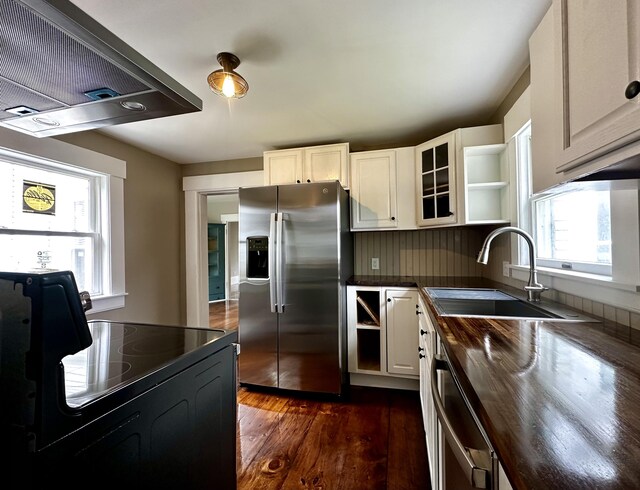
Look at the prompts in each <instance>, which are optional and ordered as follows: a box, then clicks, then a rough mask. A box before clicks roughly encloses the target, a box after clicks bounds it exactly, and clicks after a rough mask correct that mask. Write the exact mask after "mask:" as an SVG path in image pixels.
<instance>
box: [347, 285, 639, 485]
mask: <svg viewBox="0 0 640 490" xmlns="http://www.w3.org/2000/svg"><path fill="white" fill-rule="evenodd" d="M348 284H351V285H370V286H374V285H377V286H387V287H389V286H392V287H402V286H404V287H411V286H417V287H418V288H419V290H420V294H421V295H422V297H423V299H424V300H425V303H426V304H427V305H428V307H429V308H430V310H431V311H430V314H431V315H430V316H431V318H432V319H434V320H435V327H436V329H437V331H438V334H439V335H440V338H441V340H443V343H444V346H445V349H446V351H447V355H448V357H449V360H450V361H451V363H452V365H453V369H454V370H455V374H456V375H457V378H458V380H459V381H460V384H461V385H462V388H463V390H464V392H465V394H466V396H467V398H468V400H469V402H470V404H471V405H472V408H473V409H474V411H475V413H476V415H477V416H478V419H479V420H480V422H481V423H482V425H483V426H484V428H485V431H486V433H487V435H488V437H489V440H490V442H491V444H492V446H493V447H494V449H495V450H496V452H497V455H498V457H499V458H500V461H501V464H502V466H503V468H504V470H505V473H506V474H507V477H508V478H509V481H510V482H511V485H512V486H513V487H514V488H515V489H583V488H593V489H595V488H598V489H613V488H616V489H619V488H629V489H631V488H633V489H637V488H640V348H638V347H636V346H634V345H631V344H630V343H626V342H624V341H622V340H619V339H617V338H615V337H613V336H611V335H609V334H607V333H605V332H604V331H603V328H602V325H601V324H596V323H569V322H558V321H553V320H549V321H514V320H493V319H483V318H454V317H441V316H438V313H437V312H436V309H435V308H434V306H433V304H432V303H431V301H430V299H429V296H428V295H427V294H426V293H425V292H424V291H423V289H422V288H425V287H496V286H498V288H499V289H502V290H504V291H506V292H510V293H512V292H514V291H517V290H514V289H513V288H509V287H508V286H503V285H497V283H491V282H488V281H483V280H482V279H479V278H466V279H465V278H453V279H451V280H449V279H444V278H421V277H416V278H407V277H402V278H399V277H388V278H385V277H382V278H373V277H370V276H354V277H352V278H351V279H350V280H349V281H348ZM543 297H544V295H543Z"/></svg>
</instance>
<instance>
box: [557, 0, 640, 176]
mask: <svg viewBox="0 0 640 490" xmlns="http://www.w3.org/2000/svg"><path fill="white" fill-rule="evenodd" d="M552 9H554V10H555V12H556V15H555V16H554V22H555V28H554V45H555V52H554V55H555V57H556V58H557V60H558V69H559V70H560V73H559V77H560V80H561V86H560V96H561V103H560V104H558V105H557V106H556V107H557V109H556V111H557V114H556V117H557V118H558V121H559V122H558V127H557V128H556V129H557V131H558V138H557V141H556V145H559V146H557V148H558V155H557V156H558V160H557V162H556V167H557V171H559V172H568V171H570V170H572V169H575V168H577V167H579V166H582V165H583V164H584V163H586V162H590V161H592V160H593V159H595V158H599V157H601V156H603V155H605V154H606V153H609V152H611V151H613V150H615V149H617V148H620V147H622V146H623V145H626V144H628V143H631V142H634V141H636V140H638V139H640V3H639V2H638V1H637V0H617V1H615V2H609V1H604V0H598V1H596V0H589V1H584V0H554V3H553V5H552ZM549 62H551V60H549ZM592 170H594V169H593V168H591V169H589V170H588V171H589V172H590V171H592ZM583 172H584V171H583V170H581V173H583ZM577 176H578V175H576V177H577Z"/></svg>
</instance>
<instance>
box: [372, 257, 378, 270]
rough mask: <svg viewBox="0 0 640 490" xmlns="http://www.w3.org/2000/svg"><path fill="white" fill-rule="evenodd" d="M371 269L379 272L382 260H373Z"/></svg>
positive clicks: (374, 258)
mask: <svg viewBox="0 0 640 490" xmlns="http://www.w3.org/2000/svg"><path fill="white" fill-rule="evenodd" d="M371 268H372V269H373V270H374V271H377V270H378V269H380V259H379V258H378V257H372V258H371Z"/></svg>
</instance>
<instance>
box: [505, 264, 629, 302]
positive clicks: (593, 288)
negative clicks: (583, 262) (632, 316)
mask: <svg viewBox="0 0 640 490" xmlns="http://www.w3.org/2000/svg"><path fill="white" fill-rule="evenodd" d="M509 270H510V275H511V277H513V278H514V279H517V280H519V281H523V282H527V281H528V280H529V267H527V266H522V265H509ZM538 280H539V281H540V282H541V283H542V284H544V285H545V286H546V287H548V288H550V289H553V290H555V291H559V292H561V293H566V294H571V295H574V296H578V297H581V298H584V299H589V300H592V301H597V302H599V303H603V304H605V305H610V306H614V307H617V308H623V309H626V310H629V311H634V312H638V313H640V308H639V303H638V292H640V285H638V284H626V283H621V282H616V281H614V280H613V279H612V278H610V277H605V276H597V275H595V274H587V273H583V272H575V271H560V270H556V269H549V268H547V267H538Z"/></svg>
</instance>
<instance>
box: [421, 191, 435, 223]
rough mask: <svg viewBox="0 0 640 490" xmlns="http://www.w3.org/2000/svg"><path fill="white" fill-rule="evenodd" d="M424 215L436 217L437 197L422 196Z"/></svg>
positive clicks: (430, 217) (426, 217)
mask: <svg viewBox="0 0 640 490" xmlns="http://www.w3.org/2000/svg"><path fill="white" fill-rule="evenodd" d="M422 217H423V218H424V219H433V218H435V217H436V199H435V197H433V196H431V197H424V198H422Z"/></svg>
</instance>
